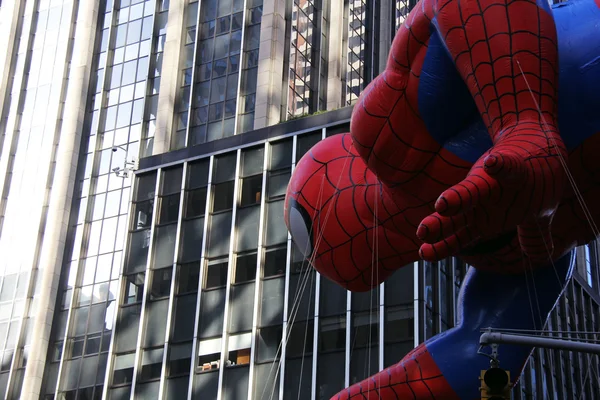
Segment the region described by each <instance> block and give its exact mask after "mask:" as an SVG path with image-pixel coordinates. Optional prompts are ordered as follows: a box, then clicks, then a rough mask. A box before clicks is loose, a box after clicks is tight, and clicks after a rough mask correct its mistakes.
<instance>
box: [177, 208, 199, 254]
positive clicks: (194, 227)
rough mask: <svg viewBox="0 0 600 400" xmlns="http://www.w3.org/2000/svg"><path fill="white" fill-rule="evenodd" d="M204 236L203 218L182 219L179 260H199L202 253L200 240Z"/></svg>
mask: <svg viewBox="0 0 600 400" xmlns="http://www.w3.org/2000/svg"><path fill="white" fill-rule="evenodd" d="M203 238H204V218H194V219H190V220H187V221H183V223H182V227H181V236H180V246H181V250H180V252H179V261H180V262H189V261H195V260H199V259H200V257H201V255H202V240H203Z"/></svg>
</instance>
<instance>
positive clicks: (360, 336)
mask: <svg viewBox="0 0 600 400" xmlns="http://www.w3.org/2000/svg"><path fill="white" fill-rule="evenodd" d="M378 323H379V317H378V313H377V312H371V313H361V314H356V315H354V321H353V327H354V329H353V330H354V332H353V334H354V335H353V346H354V347H355V348H356V347H365V346H373V345H375V344H377V343H378V342H379V335H378V333H377V331H378V329H377V327H378Z"/></svg>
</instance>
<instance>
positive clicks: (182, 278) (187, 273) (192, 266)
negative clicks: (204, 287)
mask: <svg viewBox="0 0 600 400" xmlns="http://www.w3.org/2000/svg"><path fill="white" fill-rule="evenodd" d="M199 278H200V263H199V262H193V263H189V264H182V265H180V266H179V279H178V280H177V290H176V292H177V294H183V293H190V292H197V291H198V281H199Z"/></svg>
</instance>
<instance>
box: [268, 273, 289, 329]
mask: <svg viewBox="0 0 600 400" xmlns="http://www.w3.org/2000/svg"><path fill="white" fill-rule="evenodd" d="M284 292H285V279H284V278H283V277H282V278H278V279H266V280H264V281H263V288H262V293H261V301H260V305H261V307H262V310H261V313H260V326H270V325H278V324H281V323H282V322H283V296H284ZM291 298H292V299H294V297H291Z"/></svg>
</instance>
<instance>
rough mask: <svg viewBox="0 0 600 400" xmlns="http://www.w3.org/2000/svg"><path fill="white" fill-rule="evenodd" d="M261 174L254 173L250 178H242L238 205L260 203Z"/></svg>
mask: <svg viewBox="0 0 600 400" xmlns="http://www.w3.org/2000/svg"><path fill="white" fill-rule="evenodd" d="M262 181H263V177H262V175H256V176H253V177H251V178H244V180H243V181H242V198H241V203H240V206H242V207H243V206H248V205H251V204H260V198H261V195H262Z"/></svg>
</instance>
